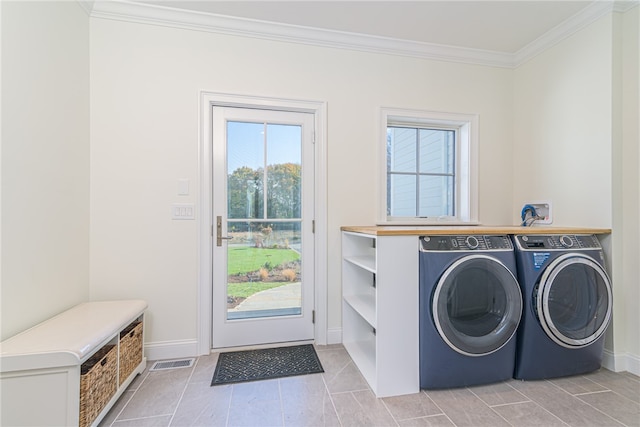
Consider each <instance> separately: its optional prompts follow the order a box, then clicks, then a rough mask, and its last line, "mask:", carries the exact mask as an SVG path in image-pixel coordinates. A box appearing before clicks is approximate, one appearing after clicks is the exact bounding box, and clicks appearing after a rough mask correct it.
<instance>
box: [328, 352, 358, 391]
mask: <svg viewBox="0 0 640 427" xmlns="http://www.w3.org/2000/svg"><path fill="white" fill-rule="evenodd" d="M323 376H324V379H325V383H326V384H327V388H328V389H329V392H330V393H332V394H333V393H340V392H345V391H360V390H368V389H369V385H368V384H367V381H366V380H365V379H364V377H363V376H362V374H361V373H360V371H359V370H358V368H357V367H356V365H355V364H354V363H353V362H352V361H351V359H349V360H348V361H347V363H346V364H345V365H344V366H343V367H342V369H340V370H338V371H336V372H335V373H324V374H323Z"/></svg>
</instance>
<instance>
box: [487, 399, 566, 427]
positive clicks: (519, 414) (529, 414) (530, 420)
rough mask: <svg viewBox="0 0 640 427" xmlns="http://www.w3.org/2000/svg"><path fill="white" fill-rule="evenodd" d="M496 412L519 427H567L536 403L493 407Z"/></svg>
mask: <svg viewBox="0 0 640 427" xmlns="http://www.w3.org/2000/svg"><path fill="white" fill-rule="evenodd" d="M491 409H493V410H494V411H495V412H497V413H498V414H500V416H501V417H502V418H504V419H505V420H507V421H508V422H509V424H511V425H513V426H518V427H539V426H544V427H554V426H565V427H566V426H567V425H568V424H566V423H565V422H563V421H562V420H560V419H559V418H558V417H556V416H555V415H553V414H551V413H550V412H548V411H546V410H544V409H543V408H542V407H541V406H540V405H538V404H537V403H535V402H523V403H513V404H508V405H499V406H493V407H492V408H491Z"/></svg>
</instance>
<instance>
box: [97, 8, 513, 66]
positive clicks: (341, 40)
mask: <svg viewBox="0 0 640 427" xmlns="http://www.w3.org/2000/svg"><path fill="white" fill-rule="evenodd" d="M91 16H92V17H95V18H102V19H112V20H118V21H126V22H135V23H141V24H151V25H159V26H164V27H171V28H180V29H186V30H194V31H204V32H210V33H216V34H224V35H232V36H241V37H251V38H257V39H265V40H273V41H281V42H288V43H301V44H307V45H313V46H320V47H328V48H338V49H350V50H357V51H362V52H371V53H384V54H390V55H400V56H410V57H416V58H423V59H433V60H440V61H451V62H462V63H469V64H478V65H488V66H495V67H506V68H512V67H513V58H512V55H511V54H507V53H503V52H495V51H489V50H481V49H470V48H462V47H456V46H445V45H438V44H433V43H423V42H416V41H410V40H400V39H394V38H388V37H379V36H371V35H365V34H357V33H350V32H343V31H335V30H325V29H319V28H311V27H303V26H298V25H291V24H281V23H274V22H267V21H261V20H255V19H246V18H236V17H231V16H223V15H215V14H210V13H203V12H196V11H187V10H183V9H175V8H170V7H165V6H156V5H148V4H144V3H135V2H129V1H96V2H95V3H94V4H93V10H92V12H91Z"/></svg>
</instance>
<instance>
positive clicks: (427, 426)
mask: <svg viewBox="0 0 640 427" xmlns="http://www.w3.org/2000/svg"><path fill="white" fill-rule="evenodd" d="M398 424H399V425H400V426H401V427H455V424H453V423H452V422H451V420H450V419H449V418H448V417H447V416H446V415H432V416H430V417H420V418H411V419H408V420H401V421H398Z"/></svg>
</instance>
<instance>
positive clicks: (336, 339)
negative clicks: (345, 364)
mask: <svg viewBox="0 0 640 427" xmlns="http://www.w3.org/2000/svg"><path fill="white" fill-rule="evenodd" d="M327 344H342V328H333V329H327Z"/></svg>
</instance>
